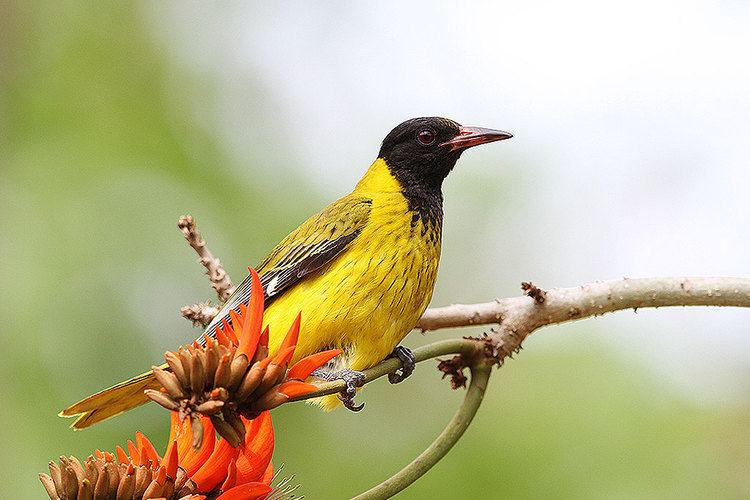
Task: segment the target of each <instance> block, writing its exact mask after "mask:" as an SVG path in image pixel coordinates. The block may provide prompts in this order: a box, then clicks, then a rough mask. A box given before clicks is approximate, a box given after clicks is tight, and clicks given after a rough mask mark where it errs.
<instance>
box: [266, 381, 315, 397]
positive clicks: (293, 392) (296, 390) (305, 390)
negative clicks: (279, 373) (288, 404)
mask: <svg viewBox="0 0 750 500" xmlns="http://www.w3.org/2000/svg"><path fill="white" fill-rule="evenodd" d="M276 390H277V391H279V392H280V393H281V394H283V395H285V396H288V397H290V398H293V397H296V396H301V395H302V394H309V393H311V392H315V391H317V390H318V388H317V387H316V386H314V385H312V384H306V383H305V382H299V381H297V380H291V381H289V382H284V383H283V384H281V385H280V386H279V387H277V388H276Z"/></svg>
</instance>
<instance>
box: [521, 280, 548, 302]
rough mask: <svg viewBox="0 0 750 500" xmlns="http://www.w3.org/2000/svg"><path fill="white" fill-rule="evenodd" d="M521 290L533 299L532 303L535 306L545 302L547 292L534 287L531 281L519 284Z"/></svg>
mask: <svg viewBox="0 0 750 500" xmlns="http://www.w3.org/2000/svg"><path fill="white" fill-rule="evenodd" d="M521 290H523V291H524V292H525V293H526V295H528V296H529V297H531V298H532V299H534V302H536V303H537V304H544V301H545V300H547V292H545V291H544V290H542V289H541V288H539V287H538V286H536V285H535V284H534V283H532V282H531V281H524V282H523V283H521Z"/></svg>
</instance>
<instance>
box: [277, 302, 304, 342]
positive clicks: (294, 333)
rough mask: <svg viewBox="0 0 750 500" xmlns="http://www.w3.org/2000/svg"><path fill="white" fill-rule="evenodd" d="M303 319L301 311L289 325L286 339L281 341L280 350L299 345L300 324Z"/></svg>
mask: <svg viewBox="0 0 750 500" xmlns="http://www.w3.org/2000/svg"><path fill="white" fill-rule="evenodd" d="M301 321H302V312H301V311H300V312H298V313H297V317H296V318H294V321H293V322H292V326H290V327H289V331H288V332H287V334H286V337H284V341H283V342H282V343H281V347H279V350H281V349H285V348H287V347H290V346H296V345H297V341H298V340H299V326H300V323H301Z"/></svg>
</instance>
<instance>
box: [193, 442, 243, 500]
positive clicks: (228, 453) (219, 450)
mask: <svg viewBox="0 0 750 500" xmlns="http://www.w3.org/2000/svg"><path fill="white" fill-rule="evenodd" d="M238 453H239V448H232V445H231V444H229V441H227V440H226V439H222V440H220V441H219V444H218V445H217V446H216V447H215V448H214V451H213V453H211V457H210V458H209V459H208V460H206V461H205V462H204V463H203V465H201V468H200V469H198V471H197V472H196V473H195V474H193V475H192V480H193V481H194V482H195V484H197V485H198V491H206V492H207V491H211V490H213V489H214V488H216V487H217V486H218V485H219V484H220V483H221V482H222V480H223V479H224V478H225V477H226V475H227V466H228V465H229V462H231V461H232V460H236V459H237V454H238Z"/></svg>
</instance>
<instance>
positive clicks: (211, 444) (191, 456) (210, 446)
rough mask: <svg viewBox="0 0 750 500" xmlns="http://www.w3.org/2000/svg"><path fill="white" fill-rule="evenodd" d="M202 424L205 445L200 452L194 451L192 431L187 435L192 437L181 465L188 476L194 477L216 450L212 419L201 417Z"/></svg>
mask: <svg viewBox="0 0 750 500" xmlns="http://www.w3.org/2000/svg"><path fill="white" fill-rule="evenodd" d="M201 423H202V424H203V443H202V444H201V447H200V449H199V450H197V451H196V450H194V449H193V448H192V446H193V444H192V443H193V438H192V435H193V433H192V429H191V430H190V432H187V433H186V434H187V435H188V436H190V438H189V441H188V449H187V452H186V454H185V456H184V457H185V458H184V459H181V460H180V465H181V466H182V468H183V469H185V472H187V474H188V476H192V475H193V474H194V473H195V472H197V471H198V469H200V468H201V467H202V466H203V464H204V462H205V461H206V460H208V458H209V457H210V456H211V455H212V454H213V452H214V449H215V448H216V431H215V430H214V425H213V424H212V423H211V419H210V418H208V417H201Z"/></svg>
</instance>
